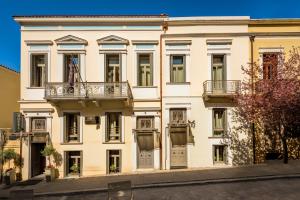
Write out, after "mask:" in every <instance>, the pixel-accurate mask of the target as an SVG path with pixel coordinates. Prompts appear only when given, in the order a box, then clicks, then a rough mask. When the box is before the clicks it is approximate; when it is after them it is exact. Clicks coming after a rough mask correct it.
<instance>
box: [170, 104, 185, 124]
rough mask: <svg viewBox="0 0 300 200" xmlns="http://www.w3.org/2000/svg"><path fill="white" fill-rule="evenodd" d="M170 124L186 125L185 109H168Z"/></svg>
mask: <svg viewBox="0 0 300 200" xmlns="http://www.w3.org/2000/svg"><path fill="white" fill-rule="evenodd" d="M170 123H171V124H185V123H186V109H185V108H176V109H175V108H173V109H170Z"/></svg>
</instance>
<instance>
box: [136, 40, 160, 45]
mask: <svg viewBox="0 0 300 200" xmlns="http://www.w3.org/2000/svg"><path fill="white" fill-rule="evenodd" d="M131 43H132V44H134V45H135V44H154V45H157V44H158V40H131Z"/></svg>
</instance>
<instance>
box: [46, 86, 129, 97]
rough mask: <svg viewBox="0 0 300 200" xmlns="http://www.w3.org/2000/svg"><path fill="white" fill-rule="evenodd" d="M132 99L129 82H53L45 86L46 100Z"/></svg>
mask: <svg viewBox="0 0 300 200" xmlns="http://www.w3.org/2000/svg"><path fill="white" fill-rule="evenodd" d="M111 98H132V93H131V89H130V87H129V84H128V82H114V83H108V82H78V83H74V84H73V85H72V86H71V85H70V84H69V83H57V82H55V83H54V82H51V83H46V84H45V99H47V100H51V99H111Z"/></svg>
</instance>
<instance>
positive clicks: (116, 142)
mask: <svg viewBox="0 0 300 200" xmlns="http://www.w3.org/2000/svg"><path fill="white" fill-rule="evenodd" d="M102 144H125V142H118V141H109V142H103V143H102Z"/></svg>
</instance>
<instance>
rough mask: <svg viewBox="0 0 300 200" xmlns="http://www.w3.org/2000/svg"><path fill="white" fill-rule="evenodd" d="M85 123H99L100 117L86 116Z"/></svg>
mask: <svg viewBox="0 0 300 200" xmlns="http://www.w3.org/2000/svg"><path fill="white" fill-rule="evenodd" d="M85 124H100V117H99V116H86V117H85Z"/></svg>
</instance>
